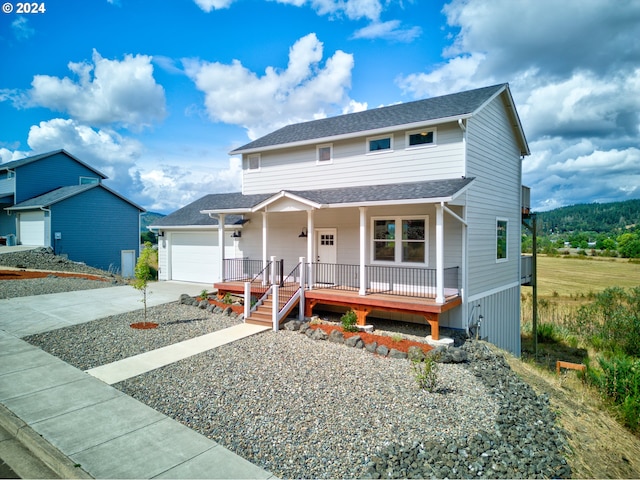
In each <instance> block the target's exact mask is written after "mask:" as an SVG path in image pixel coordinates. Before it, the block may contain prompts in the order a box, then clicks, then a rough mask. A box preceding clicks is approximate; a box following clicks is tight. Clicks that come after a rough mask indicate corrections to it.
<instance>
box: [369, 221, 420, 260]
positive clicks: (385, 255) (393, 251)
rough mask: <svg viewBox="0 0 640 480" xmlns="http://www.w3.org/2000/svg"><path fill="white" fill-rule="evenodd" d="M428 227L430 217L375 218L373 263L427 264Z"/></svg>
mask: <svg viewBox="0 0 640 480" xmlns="http://www.w3.org/2000/svg"><path fill="white" fill-rule="evenodd" d="M427 225H428V217H421V218H403V217H397V218H390V219H387V218H384V219H383V218H374V219H373V249H372V257H373V261H374V262H393V263H414V264H415V263H419V264H425V263H426V262H427ZM398 232H399V234H398Z"/></svg>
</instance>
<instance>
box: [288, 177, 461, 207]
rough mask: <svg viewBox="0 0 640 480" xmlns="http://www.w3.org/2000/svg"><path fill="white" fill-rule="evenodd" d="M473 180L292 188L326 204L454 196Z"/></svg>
mask: <svg viewBox="0 0 640 480" xmlns="http://www.w3.org/2000/svg"><path fill="white" fill-rule="evenodd" d="M472 181H473V178H456V179H447V180H430V181H428V182H415V183H395V184H390V185H371V186H365V187H347V188H329V189H323V190H306V191H297V192H293V191H292V192H290V193H292V194H294V195H297V196H299V197H302V198H305V199H307V200H310V201H312V202H315V203H320V204H323V205H331V204H342V203H346V204H349V203H358V204H359V203H366V202H371V203H375V202H385V201H389V202H391V201H400V200H429V199H435V198H449V197H453V196H454V195H455V194H456V193H458V192H459V191H460V190H462V189H463V188H465V187H466V186H467V185H469V184H470V183H471V182H472Z"/></svg>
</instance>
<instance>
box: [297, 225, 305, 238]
mask: <svg viewBox="0 0 640 480" xmlns="http://www.w3.org/2000/svg"><path fill="white" fill-rule="evenodd" d="M298 238H307V229H306V227H305V228H303V229H302V231H301V232H300V235H298Z"/></svg>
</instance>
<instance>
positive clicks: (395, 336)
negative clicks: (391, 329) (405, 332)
mask: <svg viewBox="0 0 640 480" xmlns="http://www.w3.org/2000/svg"><path fill="white" fill-rule="evenodd" d="M391 340H393V341H394V342H401V341H402V340H404V337H403V336H402V335H401V334H399V333H394V334H393V335H391Z"/></svg>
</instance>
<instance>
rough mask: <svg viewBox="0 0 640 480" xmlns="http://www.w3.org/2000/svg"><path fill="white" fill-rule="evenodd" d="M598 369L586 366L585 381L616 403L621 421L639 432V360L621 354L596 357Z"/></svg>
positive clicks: (635, 431)
mask: <svg viewBox="0 0 640 480" xmlns="http://www.w3.org/2000/svg"><path fill="white" fill-rule="evenodd" d="M598 364H599V366H600V369H601V370H596V369H592V368H588V369H587V378H588V380H589V382H590V383H591V384H593V385H595V386H596V387H597V388H598V390H600V392H601V393H602V395H603V396H604V397H605V399H607V400H608V401H610V402H611V403H612V404H613V405H615V406H616V407H617V410H618V412H619V415H620V417H621V420H622V422H623V423H624V424H625V425H626V426H627V427H628V428H629V429H631V431H633V432H634V433H638V432H640V360H638V359H637V358H633V357H630V356H628V355H624V354H616V355H613V356H611V357H610V358H605V357H599V358H598Z"/></svg>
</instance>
